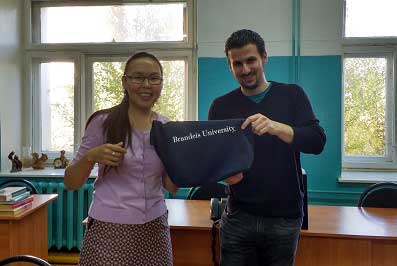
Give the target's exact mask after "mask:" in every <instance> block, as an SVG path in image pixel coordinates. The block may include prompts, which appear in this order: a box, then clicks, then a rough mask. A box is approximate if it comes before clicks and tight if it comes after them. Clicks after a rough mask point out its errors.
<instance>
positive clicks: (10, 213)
mask: <svg viewBox="0 0 397 266" xmlns="http://www.w3.org/2000/svg"><path fill="white" fill-rule="evenodd" d="M31 207H32V202H28V203H26V204H24V205H22V206H19V207H17V208H15V209H13V210H0V216H1V217H5V216H6V217H10V216H15V215H18V214H20V213H21V212H23V211H25V210H28V209H29V208H31Z"/></svg>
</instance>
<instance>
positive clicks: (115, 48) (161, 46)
mask: <svg viewBox="0 0 397 266" xmlns="http://www.w3.org/2000/svg"><path fill="white" fill-rule="evenodd" d="M24 1H25V10H24V12H25V18H26V20H25V54H26V57H25V66H26V69H25V70H26V73H25V78H24V80H25V81H24V88H25V93H24V95H25V96H24V99H23V101H24V103H25V106H24V108H23V114H24V120H23V132H24V133H23V140H22V145H23V146H30V147H32V150H33V151H34V152H41V128H40V127H41V126H40V125H41V122H40V112H41V111H40V95H39V94H38V92H39V91H40V90H39V87H38V85H39V84H38V82H39V76H38V66H39V63H38V62H43V61H46V62H55V61H65V60H68V61H73V62H74V63H75V87H74V93H75V94H74V104H75V106H74V119H75V123H74V127H75V129H74V132H75V133H74V138H75V140H74V142H75V143H74V149H73V150H74V153H75V152H76V151H77V149H76V148H77V147H78V144H79V142H80V140H81V137H82V135H83V134H84V128H85V122H86V120H87V119H88V117H89V115H90V114H91V113H92V110H93V109H92V108H93V106H92V96H93V84H92V72H90V71H92V65H91V67H90V62H92V61H91V60H92V59H93V58H96V59H98V58H113V59H114V58H123V57H128V56H130V55H131V54H133V53H136V52H140V51H146V52H150V53H153V54H154V55H156V56H158V57H159V58H160V59H161V60H164V59H173V58H178V59H179V58H185V62H187V64H186V72H185V73H186V74H185V84H186V86H185V102H184V107H185V108H184V109H185V119H186V120H197V116H198V111H197V45H196V41H197V40H196V39H197V38H196V34H197V30H196V28H197V26H196V25H197V19H196V10H197V8H196V5H197V3H196V1H194V0H137V1H130V0H124V1H114V0H112V1H103V0H99V1H94V0H92V1H88V2H89V5H98V4H100V5H110V4H129V3H148V4H152V3H179V2H183V3H186V9H185V14H184V15H185V23H184V24H185V25H184V27H185V29H186V34H187V35H186V38H185V39H184V41H180V42H140V43H136V42H124V43H71V44H69V43H55V44H54V43H51V44H47V43H46V44H40V43H34V42H33V36H32V33H34V32H37V29H38V27H40V26H37V25H39V24H37V21H35V22H33V25H32V23H31V21H32V17H33V18H34V17H35V16H34V15H33V14H32V12H37V11H34V10H33V9H34V8H33V4H32V2H35V3H34V5H35V6H36V4H38V5H39V6H75V5H80V4H84V5H88V2H87V1H84V0H83V1H70V0H68V1H45V0H24ZM36 17H37V16H36ZM35 27H36V28H35ZM38 31H39V32H40V29H39V30H38ZM36 37H37V34H36ZM90 78H91V80H89V79H90ZM47 155H48V157H49V160H48V162H49V163H52V160H53V159H54V158H56V157H59V152H58V151H57V152H51V153H48V154H47ZM67 155H68V158H71V157H72V155H71V154H67Z"/></svg>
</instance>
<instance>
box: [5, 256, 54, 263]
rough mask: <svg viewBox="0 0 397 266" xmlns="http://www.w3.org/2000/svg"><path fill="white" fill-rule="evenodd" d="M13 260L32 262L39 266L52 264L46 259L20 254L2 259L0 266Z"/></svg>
mask: <svg viewBox="0 0 397 266" xmlns="http://www.w3.org/2000/svg"><path fill="white" fill-rule="evenodd" d="M13 262H30V263H34V265H38V266H51V264H49V263H48V262H46V261H45V260H43V259H40V258H38V257H35V256H30V255H18V256H13V257H9V258H6V259H4V260H1V261H0V266H4V265H9V264H10V263H13Z"/></svg>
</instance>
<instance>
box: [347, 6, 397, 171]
mask: <svg viewBox="0 0 397 266" xmlns="http://www.w3.org/2000/svg"><path fill="white" fill-rule="evenodd" d="M396 7H397V2H396V1H390V0H381V1H376V2H374V1H370V0H345V20H344V31H343V32H344V38H343V44H344V47H343V49H344V55H343V84H342V86H343V93H342V103H343V112H342V113H343V118H342V122H343V124H342V135H343V136H342V159H343V164H342V166H343V168H344V170H346V171H347V170H349V171H352V170H355V171H360V169H362V170H375V169H377V171H380V170H396V169H397V151H396V143H397V135H396V130H395V128H396V114H397V111H396V105H395V99H396V98H395V97H396V71H395V69H396V53H397V31H396V28H395V27H394V25H395V23H396V22H397V20H396V21H395V22H393V20H394V19H395V18H394V15H393V16H392V15H391V13H390V12H392V9H395V8H396ZM388 14H389V15H388ZM393 14H394V13H393ZM368 18H371V19H368Z"/></svg>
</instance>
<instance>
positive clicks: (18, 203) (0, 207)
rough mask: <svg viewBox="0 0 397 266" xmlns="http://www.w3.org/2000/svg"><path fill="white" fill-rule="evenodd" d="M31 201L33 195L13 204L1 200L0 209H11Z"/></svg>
mask: <svg viewBox="0 0 397 266" xmlns="http://www.w3.org/2000/svg"><path fill="white" fill-rule="evenodd" d="M31 201H33V196H30V197H27V198H25V199H22V200H20V201H18V202H16V203H14V204H2V202H0V210H13V209H15V208H17V207H20V206H22V205H25V204H26V203H28V202H31Z"/></svg>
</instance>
